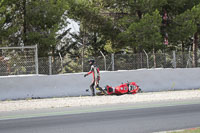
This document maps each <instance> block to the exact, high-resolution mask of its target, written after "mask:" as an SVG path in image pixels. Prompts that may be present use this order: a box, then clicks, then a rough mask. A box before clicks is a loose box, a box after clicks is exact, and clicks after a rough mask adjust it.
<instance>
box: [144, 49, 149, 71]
mask: <svg viewBox="0 0 200 133" xmlns="http://www.w3.org/2000/svg"><path fill="white" fill-rule="evenodd" d="M143 51H144V53H145V55H146V57H147V68H148V69H149V56H148V54H147V52H146V51H145V50H144V49H143Z"/></svg>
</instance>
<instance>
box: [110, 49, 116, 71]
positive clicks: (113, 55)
mask: <svg viewBox="0 0 200 133" xmlns="http://www.w3.org/2000/svg"><path fill="white" fill-rule="evenodd" d="M111 62H112V71H115V54H113V53H112V54H111Z"/></svg>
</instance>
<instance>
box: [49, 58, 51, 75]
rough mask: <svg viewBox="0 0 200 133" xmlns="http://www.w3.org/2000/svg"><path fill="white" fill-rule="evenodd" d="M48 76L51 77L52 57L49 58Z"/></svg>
mask: <svg viewBox="0 0 200 133" xmlns="http://www.w3.org/2000/svg"><path fill="white" fill-rule="evenodd" d="M49 75H52V57H51V56H49Z"/></svg>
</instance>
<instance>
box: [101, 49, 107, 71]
mask: <svg viewBox="0 0 200 133" xmlns="http://www.w3.org/2000/svg"><path fill="white" fill-rule="evenodd" d="M100 53H101V55H102V56H103V59H104V68H105V71H106V68H107V67H106V56H105V55H104V54H103V52H102V51H100Z"/></svg>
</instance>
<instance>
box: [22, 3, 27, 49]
mask: <svg viewBox="0 0 200 133" xmlns="http://www.w3.org/2000/svg"><path fill="white" fill-rule="evenodd" d="M23 18H24V22H23V42H24V45H26V41H27V39H26V28H27V27H26V0H23Z"/></svg>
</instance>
